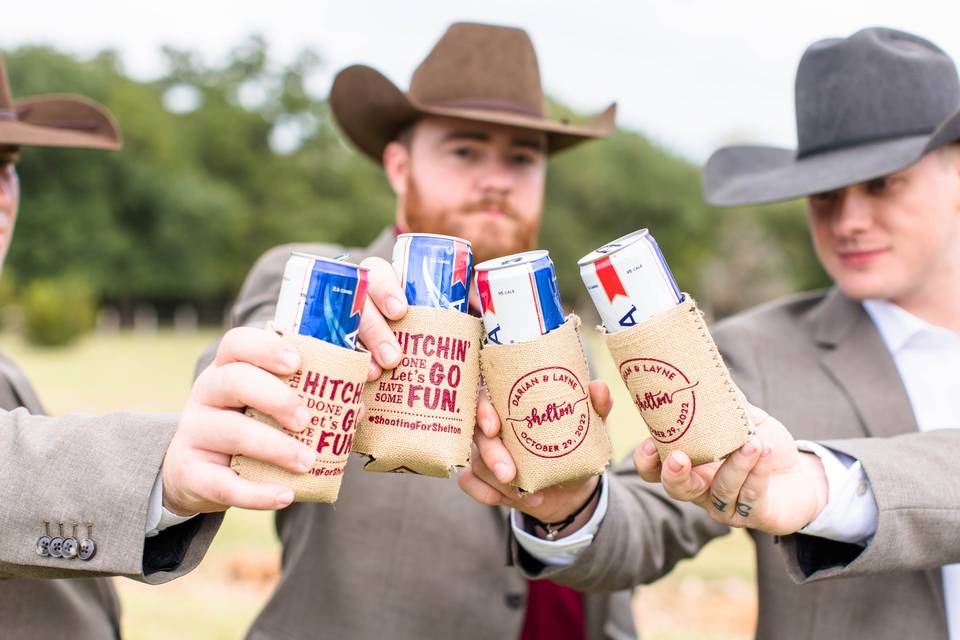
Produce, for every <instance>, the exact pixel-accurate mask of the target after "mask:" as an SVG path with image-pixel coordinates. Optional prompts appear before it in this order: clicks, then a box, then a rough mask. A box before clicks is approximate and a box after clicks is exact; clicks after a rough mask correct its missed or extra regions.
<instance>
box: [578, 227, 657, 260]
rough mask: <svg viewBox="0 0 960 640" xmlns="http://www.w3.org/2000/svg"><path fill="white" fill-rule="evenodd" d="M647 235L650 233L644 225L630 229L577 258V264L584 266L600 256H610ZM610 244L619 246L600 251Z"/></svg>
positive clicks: (600, 257)
mask: <svg viewBox="0 0 960 640" xmlns="http://www.w3.org/2000/svg"><path fill="white" fill-rule="evenodd" d="M648 235H650V230H649V229H647V228H646V227H644V228H643V229H637V230H636V231H631V232H630V233H628V234H626V235H623V236H620V237H619V238H617V239H616V240H611V241H610V242H608V243H607V244H605V245H603V246H601V247H598V248H596V249H594V250H593V251H591V252H590V253H588V254H587V255H585V256H583V257H582V258H580V259H579V260H577V266H578V267H584V266H586V265H588V264H593V263H594V262H596V261H597V260H600V259H602V258H606V257H609V256H612V255H613V254H615V253H617V252H618V251H621V250H623V249H626V248H627V247H629V246H630V245H632V244H634V243H635V242H638V241H639V240H640V239H641V238H643V237H644V236H648ZM611 245H619V246H617V247H614V248H612V249H610V250H609V251H602V249H605V248H607V247H610V246H611Z"/></svg>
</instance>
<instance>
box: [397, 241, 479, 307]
mask: <svg viewBox="0 0 960 640" xmlns="http://www.w3.org/2000/svg"><path fill="white" fill-rule="evenodd" d="M393 270H394V272H395V273H396V274H397V277H398V278H399V279H400V285H401V286H402V287H403V292H404V294H405V295H406V297H407V303H408V304H411V305H414V306H418V307H433V308H435V309H452V310H453V311H461V312H463V313H467V312H468V311H469V298H470V274H471V272H472V271H473V246H472V245H471V244H470V241H469V240H464V239H463V238H456V237H453V236H442V235H438V234H433V233H402V234H400V235H399V236H397V243H396V244H395V245H393Z"/></svg>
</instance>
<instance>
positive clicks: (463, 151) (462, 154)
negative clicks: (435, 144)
mask: <svg viewBox="0 0 960 640" xmlns="http://www.w3.org/2000/svg"><path fill="white" fill-rule="evenodd" d="M453 155H455V156H457V157H458V158H463V159H465V160H472V159H473V158H476V157H477V152H476V151H475V150H474V149H471V148H470V147H456V148H454V150H453Z"/></svg>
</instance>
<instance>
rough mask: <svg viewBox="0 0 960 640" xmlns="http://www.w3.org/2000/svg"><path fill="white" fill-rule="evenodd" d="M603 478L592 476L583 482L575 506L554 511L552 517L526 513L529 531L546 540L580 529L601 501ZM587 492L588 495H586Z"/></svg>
mask: <svg viewBox="0 0 960 640" xmlns="http://www.w3.org/2000/svg"><path fill="white" fill-rule="evenodd" d="M601 488H602V485H601V480H600V478H599V477H598V476H592V477H591V478H590V479H589V480H588V481H587V482H585V483H584V484H583V491H578V492H577V501H576V502H573V500H571V502H572V504H573V505H575V506H574V507H573V508H567V509H565V510H563V511H558V512H554V513H555V514H557V513H559V514H565V515H562V516H560V515H554V516H552V517H546V516H542V517H537V516H533V515H530V514H524V524H525V528H526V529H527V531H529V532H531V533H533V534H534V535H535V536H537V537H538V538H543V539H545V540H551V541H552V540H559V539H561V538H565V537H567V536H569V535H572V534H574V533H576V532H577V531H579V530H580V529H581V528H582V527H583V526H584V525H585V524H586V523H587V522H588V521H589V520H590V518H591V517H592V516H593V514H594V512H595V511H596V509H597V504H598V503H599V502H600V492H601ZM584 492H586V495H584Z"/></svg>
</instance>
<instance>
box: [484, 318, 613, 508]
mask: <svg viewBox="0 0 960 640" xmlns="http://www.w3.org/2000/svg"><path fill="white" fill-rule="evenodd" d="M579 327H580V318H578V317H577V316H575V315H571V316H569V317H568V318H567V320H566V322H564V323H563V324H562V325H561V326H559V327H557V328H556V329H554V330H553V331H551V332H550V333H548V334H546V335H543V336H540V337H539V338H537V339H536V340H531V341H529V342H520V343H516V344H502V345H497V344H491V343H487V344H486V345H484V347H483V351H481V352H480V362H481V365H482V369H483V380H484V382H485V383H486V385H487V392H488V393H489V394H490V400H491V402H493V406H494V408H496V410H497V414H498V415H499V416H500V437H501V438H502V439H503V443H504V445H505V446H506V447H507V450H508V451H509V452H510V455H511V456H513V460H514V462H515V463H516V465H517V476H516V478H515V479H514V481H513V483H512V484H513V485H514V486H516V487H519V488H520V489H521V490H523V491H527V492H533V491H539V490H540V489H545V488H547V487H552V486H554V485H557V484H562V483H564V482H568V481H572V480H578V479H581V478H586V477H588V476H591V475H596V474H598V473H601V472H602V471H603V469H604V467H606V465H607V463H608V462H609V461H610V455H611V453H612V450H611V446H610V438H609V436H608V435H607V428H606V425H604V423H603V420H601V419H600V416H599V415H597V412H596V411H594V409H593V403H592V402H590V392H589V390H588V385H589V384H590V371H589V367H588V366H587V358H586V356H585V355H584V353H583V345H582V344H581V342H580V333H579Z"/></svg>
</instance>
